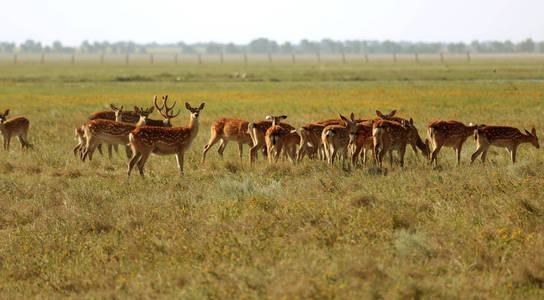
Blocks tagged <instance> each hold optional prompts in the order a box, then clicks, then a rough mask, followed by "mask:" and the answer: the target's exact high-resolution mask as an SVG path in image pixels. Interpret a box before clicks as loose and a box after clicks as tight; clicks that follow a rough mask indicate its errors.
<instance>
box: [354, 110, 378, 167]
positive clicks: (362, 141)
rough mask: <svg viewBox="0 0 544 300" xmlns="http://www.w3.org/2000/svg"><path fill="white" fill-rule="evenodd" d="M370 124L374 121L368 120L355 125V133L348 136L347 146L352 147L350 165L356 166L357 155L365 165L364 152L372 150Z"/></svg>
mask: <svg viewBox="0 0 544 300" xmlns="http://www.w3.org/2000/svg"><path fill="white" fill-rule="evenodd" d="M372 124H374V120H368V121H363V122H358V123H357V127H356V128H357V129H356V131H353V132H351V134H350V136H349V145H350V146H351V147H352V154H351V164H352V165H356V164H357V158H358V157H359V153H360V154H361V158H362V160H363V164H366V157H367V156H366V152H367V151H369V150H370V151H372V150H373V149H374V141H373V138H372Z"/></svg>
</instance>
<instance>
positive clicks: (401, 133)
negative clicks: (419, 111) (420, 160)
mask: <svg viewBox="0 0 544 300" xmlns="http://www.w3.org/2000/svg"><path fill="white" fill-rule="evenodd" d="M372 138H373V144H374V158H375V161H376V162H377V164H378V167H380V168H381V167H382V161H383V157H384V155H385V153H387V152H388V151H389V153H390V160H391V166H393V154H392V151H393V150H397V151H398V152H399V156H400V165H401V167H403V166H404V154H405V152H406V146H407V145H408V144H411V145H412V147H413V148H414V149H415V147H416V146H417V147H418V148H419V149H420V150H421V152H422V153H423V156H425V157H427V158H428V157H429V152H430V151H429V141H428V140H425V143H423V142H422V141H421V137H420V136H419V133H418V131H417V128H416V127H415V126H414V120H412V119H410V121H404V120H402V121H401V122H400V123H399V122H394V121H388V120H378V121H376V122H374V124H373V125H372ZM415 145H416V146H415ZM419 145H422V146H419ZM416 153H417V152H416Z"/></svg>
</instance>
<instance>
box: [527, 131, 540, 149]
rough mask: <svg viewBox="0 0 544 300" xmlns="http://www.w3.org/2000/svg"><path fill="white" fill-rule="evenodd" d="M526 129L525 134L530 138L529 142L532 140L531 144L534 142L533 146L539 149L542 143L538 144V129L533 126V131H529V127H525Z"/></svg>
mask: <svg viewBox="0 0 544 300" xmlns="http://www.w3.org/2000/svg"><path fill="white" fill-rule="evenodd" d="M524 130H525V136H526V137H527V138H528V139H529V142H531V144H533V146H535V148H537V149H539V148H540V145H539V144H538V137H537V136H536V129H535V128H534V127H533V129H531V132H529V131H527V129H524Z"/></svg>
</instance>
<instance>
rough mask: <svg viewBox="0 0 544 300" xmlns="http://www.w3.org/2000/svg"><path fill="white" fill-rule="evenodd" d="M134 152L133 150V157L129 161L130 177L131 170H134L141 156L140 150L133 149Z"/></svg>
mask: <svg viewBox="0 0 544 300" xmlns="http://www.w3.org/2000/svg"><path fill="white" fill-rule="evenodd" d="M132 152H133V154H132V158H131V159H130V161H129V162H128V172H127V173H128V176H129V177H130V172H131V171H132V168H134V165H135V164H136V162H137V161H138V159H139V158H140V152H138V151H132Z"/></svg>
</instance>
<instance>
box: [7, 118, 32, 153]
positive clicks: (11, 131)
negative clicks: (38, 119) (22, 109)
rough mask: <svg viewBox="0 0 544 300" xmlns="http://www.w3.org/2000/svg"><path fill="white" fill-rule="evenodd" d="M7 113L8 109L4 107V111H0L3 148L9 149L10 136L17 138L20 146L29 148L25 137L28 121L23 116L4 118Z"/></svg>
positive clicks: (28, 125)
mask: <svg viewBox="0 0 544 300" xmlns="http://www.w3.org/2000/svg"><path fill="white" fill-rule="evenodd" d="M8 114H9V109H6V110H5V111H4V113H0V132H1V133H2V136H3V137H4V149H5V150H8V151H9V144H10V141H11V138H12V137H17V138H18V139H19V142H20V143H21V148H30V143H29V142H28V139H27V134H28V128H29V127H30V121H28V119H27V118H25V117H15V118H11V119H9V120H6V117H7V116H8Z"/></svg>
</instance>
